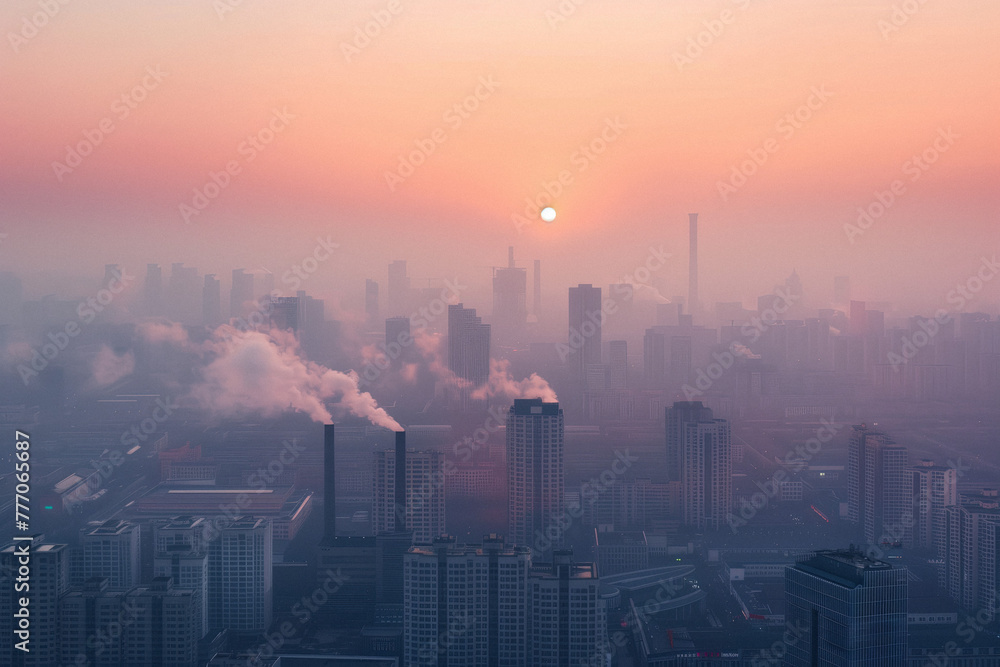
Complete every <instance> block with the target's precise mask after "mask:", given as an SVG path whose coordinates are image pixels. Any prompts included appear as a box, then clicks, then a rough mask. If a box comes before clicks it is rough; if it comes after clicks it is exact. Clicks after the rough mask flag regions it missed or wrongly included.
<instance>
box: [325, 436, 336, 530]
mask: <svg viewBox="0 0 1000 667" xmlns="http://www.w3.org/2000/svg"><path fill="white" fill-rule="evenodd" d="M336 469H337V466H336V461H335V457H334V449H333V424H324V425H323V523H324V527H323V540H324V541H326V542H330V541H332V540H333V539H334V538H335V537H337V487H336V482H337V479H336Z"/></svg>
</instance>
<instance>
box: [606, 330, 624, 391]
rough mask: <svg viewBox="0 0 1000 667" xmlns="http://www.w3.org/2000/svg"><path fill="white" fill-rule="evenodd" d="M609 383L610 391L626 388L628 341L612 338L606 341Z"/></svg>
mask: <svg viewBox="0 0 1000 667" xmlns="http://www.w3.org/2000/svg"><path fill="white" fill-rule="evenodd" d="M608 367H609V370H610V372H609V383H608V389H610V390H611V391H625V390H626V389H627V388H628V343H627V342H626V341H623V340H613V341H611V342H609V343H608Z"/></svg>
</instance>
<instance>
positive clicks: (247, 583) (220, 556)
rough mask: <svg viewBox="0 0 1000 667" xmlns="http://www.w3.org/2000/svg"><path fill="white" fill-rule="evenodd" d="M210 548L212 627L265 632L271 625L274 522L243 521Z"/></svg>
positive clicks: (233, 524)
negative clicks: (272, 536)
mask: <svg viewBox="0 0 1000 667" xmlns="http://www.w3.org/2000/svg"><path fill="white" fill-rule="evenodd" d="M216 530H217V534H215V535H214V539H212V540H211V541H210V542H209V545H208V625H209V627H210V628H232V629H234V630H253V631H263V630H264V629H266V628H267V627H268V626H269V625H270V624H271V595H272V591H271V569H272V567H273V560H272V555H271V543H272V540H271V522H270V521H268V520H267V519H258V518H254V517H248V516H243V517H239V518H237V519H235V520H233V521H231V522H228V523H226V524H225V525H223V526H221V527H218V528H216Z"/></svg>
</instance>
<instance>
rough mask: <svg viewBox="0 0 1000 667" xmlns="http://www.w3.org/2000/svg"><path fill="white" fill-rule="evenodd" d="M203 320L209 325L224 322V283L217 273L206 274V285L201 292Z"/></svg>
mask: <svg viewBox="0 0 1000 667" xmlns="http://www.w3.org/2000/svg"><path fill="white" fill-rule="evenodd" d="M201 312H202V317H201V319H202V322H203V323H204V325H205V326H207V327H216V326H218V325H219V324H221V323H222V285H221V283H220V282H219V279H218V278H216V277H215V274H212V273H209V274H206V275H205V286H204V287H203V288H202V293H201Z"/></svg>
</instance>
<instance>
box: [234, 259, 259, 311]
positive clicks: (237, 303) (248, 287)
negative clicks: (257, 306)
mask: <svg viewBox="0 0 1000 667" xmlns="http://www.w3.org/2000/svg"><path fill="white" fill-rule="evenodd" d="M253 300H254V298H253V274H252V273H247V272H246V271H244V270H243V269H233V283H232V286H231V288H230V290H229V316H230V317H243V316H245V315H247V314H248V313H250V312H251V311H252V310H253V306H252V304H253Z"/></svg>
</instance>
